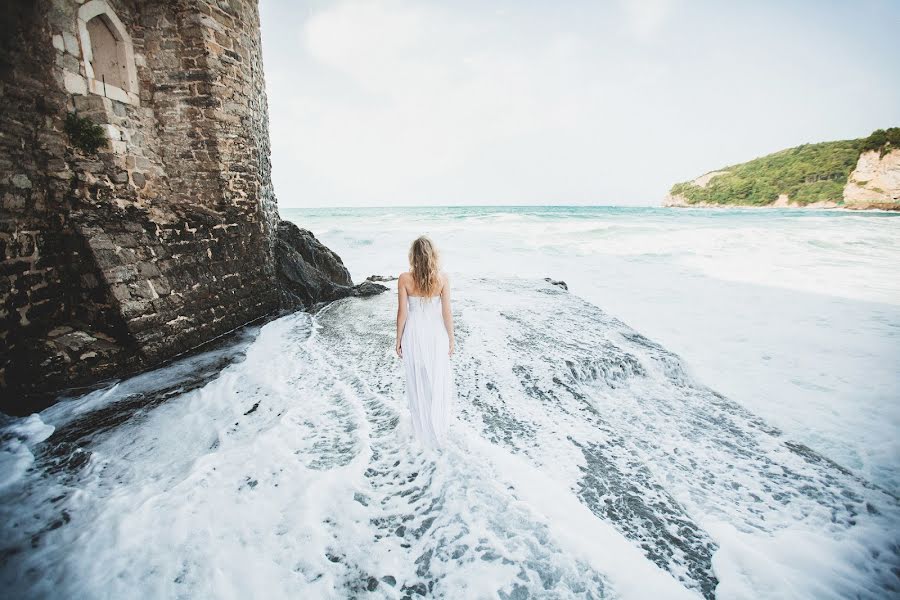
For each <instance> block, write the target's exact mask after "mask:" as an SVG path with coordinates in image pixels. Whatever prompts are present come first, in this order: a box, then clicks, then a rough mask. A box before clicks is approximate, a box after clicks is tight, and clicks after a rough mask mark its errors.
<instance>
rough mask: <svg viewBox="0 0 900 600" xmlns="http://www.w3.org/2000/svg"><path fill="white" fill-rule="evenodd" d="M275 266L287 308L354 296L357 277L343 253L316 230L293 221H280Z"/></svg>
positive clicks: (298, 307)
mask: <svg viewBox="0 0 900 600" xmlns="http://www.w3.org/2000/svg"><path fill="white" fill-rule="evenodd" d="M275 268H276V272H277V274H278V283H279V284H280V287H281V299H282V304H283V306H284V307H285V308H287V309H293V310H298V309H303V308H310V307H312V306H315V305H316V304H318V303H319V302H329V301H331V300H337V299H339V298H346V297H347V296H352V295H353V292H354V289H353V281H352V280H351V279H350V272H349V271H348V270H347V267H345V266H344V263H343V261H342V260H341V257H340V256H338V255H337V254H335V253H334V252H332V251H331V250H330V249H329V248H328V247H327V246H325V245H324V244H322V243H321V242H320V241H319V240H317V239H316V236H314V235H313V234H312V232H310V231H308V230H306V229H300V228H299V227H297V225H295V224H294V223H291V222H290V221H281V222H279V223H278V232H277V238H276V240H275Z"/></svg>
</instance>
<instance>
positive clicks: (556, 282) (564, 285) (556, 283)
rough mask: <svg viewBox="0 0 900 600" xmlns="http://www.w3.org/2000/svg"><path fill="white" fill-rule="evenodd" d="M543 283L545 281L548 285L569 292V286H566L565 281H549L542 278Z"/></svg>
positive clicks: (549, 279)
mask: <svg viewBox="0 0 900 600" xmlns="http://www.w3.org/2000/svg"><path fill="white" fill-rule="evenodd" d="M544 281H546V282H547V283H549V284H550V285H555V286H558V287H561V288H562V289H564V290H566V291H569V286H567V285H566V282H565V281H562V280H556V279H551V278H549V277H544Z"/></svg>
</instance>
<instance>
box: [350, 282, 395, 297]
mask: <svg viewBox="0 0 900 600" xmlns="http://www.w3.org/2000/svg"><path fill="white" fill-rule="evenodd" d="M386 291H387V287H385V286H383V285H381V284H380V283H373V282H372V281H369V280H368V279H366V280H365V281H363V282H362V283H360V284H359V285H357V286H356V287H355V288H353V295H354V296H362V297H364V298H365V297H367V296H375V295H377V294H380V293H382V292H386Z"/></svg>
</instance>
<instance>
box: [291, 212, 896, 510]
mask: <svg viewBox="0 0 900 600" xmlns="http://www.w3.org/2000/svg"><path fill="white" fill-rule="evenodd" d="M285 218H290V219H292V220H295V221H296V222H298V223H300V224H301V226H303V227H307V228H310V229H311V230H312V231H314V232H315V233H316V234H317V235H318V236H319V237H320V238H321V239H322V240H323V241H324V242H325V243H326V244H327V245H329V246H330V247H331V248H333V249H335V251H337V252H338V254H340V256H341V257H343V259H344V262H345V263H346V264H347V265H348V267H349V268H350V270H351V273H352V274H353V277H354V279H355V280H361V279H363V278H365V277H367V276H368V275H370V274H373V273H378V274H390V273H393V274H396V273H398V272H400V271H403V270H405V269H406V268H407V267H406V264H405V260H406V259H405V254H406V249H407V247H408V244H409V241H410V240H411V239H412V238H414V237H415V236H417V235H419V234H421V233H428V234H429V235H431V236H432V237H433V238H434V239H435V241H436V242H437V243H438V245H439V246H440V247H441V248H442V249H443V252H444V256H445V262H446V268H447V270H448V271H450V272H451V273H452V274H458V275H464V276H465V275H470V274H474V275H482V276H493V277H508V276H510V275H515V276H521V277H531V278H543V277H553V278H556V279H563V280H565V281H566V282H567V283H568V285H569V289H570V290H571V291H572V292H573V293H574V294H577V295H579V296H581V297H582V298H585V299H587V300H588V301H590V302H593V303H594V304H596V305H597V306H600V307H602V308H603V309H604V310H606V311H608V312H609V313H611V314H614V315H616V316H617V317H619V318H621V319H622V320H623V321H625V322H626V323H628V324H629V325H631V326H632V327H634V328H635V329H637V330H638V331H640V332H641V333H643V334H645V335H647V336H648V337H651V338H652V339H654V340H655V341H657V342H660V343H662V344H663V345H664V346H665V347H666V348H667V349H669V350H672V351H674V352H676V353H677V354H679V355H680V356H681V357H682V358H683V359H684V360H685V362H686V364H687V367H688V368H689V369H691V370H692V372H693V373H694V374H695V375H696V376H697V378H698V379H699V380H700V381H702V382H703V383H705V384H707V385H710V386H711V387H713V388H714V389H716V390H718V391H720V392H722V393H724V394H726V395H727V396H729V397H730V398H732V399H734V400H737V401H738V402H740V403H741V404H743V405H744V406H746V407H748V408H750V409H751V410H753V411H754V412H756V413H757V414H759V415H761V416H763V417H765V418H766V419H767V420H768V421H769V422H771V423H773V424H774V425H777V426H779V427H781V428H783V429H785V430H786V431H787V432H788V433H790V435H791V436H793V437H794V439H797V440H799V441H802V442H804V443H806V444H809V445H810V446H811V447H813V448H815V449H816V450H818V451H821V452H823V453H824V454H826V455H827V456H829V457H831V458H833V459H834V460H837V461H839V462H840V463H841V464H843V465H845V466H846V467H848V468H851V469H853V470H855V471H857V472H859V473H860V474H862V475H863V476H865V477H867V478H869V479H871V480H873V481H875V482H878V483H879V484H881V485H884V486H886V487H887V488H889V489H891V490H892V491H893V492H894V493H897V492H900V435H898V432H900V376H898V373H900V271H898V268H897V266H896V257H897V256H898V255H900V215H894V214H890V213H856V212H845V211H801V210H750V209H744V210H740V209H738V210H672V209H656V208H604V207H599V208H575V207H572V208H568V207H534V208H528V207H522V208H490V207H471V208H463V207H460V208H434V209H403V208H393V209H321V210H291V209H288V210H286V211H285Z"/></svg>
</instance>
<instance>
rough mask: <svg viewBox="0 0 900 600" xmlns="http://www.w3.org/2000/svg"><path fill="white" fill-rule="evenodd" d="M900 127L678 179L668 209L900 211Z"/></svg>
mask: <svg viewBox="0 0 900 600" xmlns="http://www.w3.org/2000/svg"><path fill="white" fill-rule="evenodd" d="M898 148H900V127H891V128H888V129H878V130H875V131H873V132H872V133H871V134H870V135H869V136H867V137H865V138H859V139H854V140H838V141H833V142H820V143H815V144H802V145H800V146H796V147H794V148H787V149H785V150H781V151H778V152H774V153H772V154H767V155H765V156H760V157H758V158H754V159H752V160H749V161H747V162H744V163H740V164H736V165H731V166H729V167H727V168H724V169H719V170H716V171H710V172H708V173H706V174H704V175H701V176H700V177H697V178H696V179H693V180H691V181H685V182H681V183H676V184H675V185H673V186H672V187H671V188H670V190H669V193H668V195H667V196H666V197H665V198H664V199H663V203H662V204H663V206H666V207H699V208H720V207H721V208H736V207H748V208H813V209H822V208H843V209H851V210H866V209H881V210H900V150H898Z"/></svg>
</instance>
